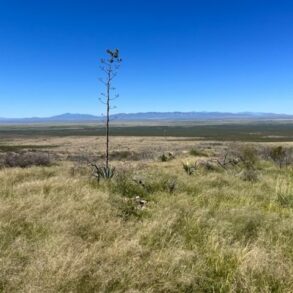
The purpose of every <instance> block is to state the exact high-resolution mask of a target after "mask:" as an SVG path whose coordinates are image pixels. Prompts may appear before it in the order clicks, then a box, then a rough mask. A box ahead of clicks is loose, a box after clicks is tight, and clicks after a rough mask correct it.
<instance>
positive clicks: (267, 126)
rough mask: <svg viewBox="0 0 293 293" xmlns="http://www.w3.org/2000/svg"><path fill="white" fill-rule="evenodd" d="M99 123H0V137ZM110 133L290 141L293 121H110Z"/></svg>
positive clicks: (88, 128) (94, 132)
mask: <svg viewBox="0 0 293 293" xmlns="http://www.w3.org/2000/svg"><path fill="white" fill-rule="evenodd" d="M104 134H105V130H104V127H103V125H102V124H99V125H98V126H97V125H95V124H93V123H89V124H85V125H72V124H63V125H62V124H61V125H60V124H55V125H54V124H52V125H47V124H39V125H30V126H29V125H25V126H24V125H6V126H5V125H1V126H0V137H2V138H10V137H16V136H18V137H36V136H46V137H52V136H53V137H58V136H59V137H64V136H104ZM111 135H112V136H124V137H125V136H141V137H148V136H157V137H164V136H169V137H186V138H189V139H194V138H195V139H197V140H199V139H200V140H220V141H251V142H255V141H259V142H262V141H263V142H270V141H276V142H279V141H293V123H292V122H288V121H279V122H272V121H267V122H253V121H250V122H235V121H234V122H233V121H232V122H209V123H207V122H205V123H204V122H180V123H174V122H165V123H162V122H161V123H160V124H159V122H157V123H155V122H149V123H144V124H139V123H136V122H132V123H127V122H125V123H118V122H114V124H113V126H112V128H111Z"/></svg>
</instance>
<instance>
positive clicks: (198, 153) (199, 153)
mask: <svg viewBox="0 0 293 293" xmlns="http://www.w3.org/2000/svg"><path fill="white" fill-rule="evenodd" d="M189 154H190V155H191V156H194V157H208V154H207V153H205V152H204V151H202V150H199V149H196V148H192V149H191V150H190V151H189Z"/></svg>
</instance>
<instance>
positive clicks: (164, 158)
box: [159, 152, 175, 162]
mask: <svg viewBox="0 0 293 293" xmlns="http://www.w3.org/2000/svg"><path fill="white" fill-rule="evenodd" d="M159 159H160V161H161V162H168V161H170V160H173V159H175V155H174V154H173V153H171V152H169V153H167V154H162V155H161V156H160V157H159Z"/></svg>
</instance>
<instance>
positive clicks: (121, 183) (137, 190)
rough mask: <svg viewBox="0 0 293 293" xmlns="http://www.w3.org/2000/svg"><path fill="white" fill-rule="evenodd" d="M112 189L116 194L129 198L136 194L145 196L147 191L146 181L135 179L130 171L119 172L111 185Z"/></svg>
mask: <svg viewBox="0 0 293 293" xmlns="http://www.w3.org/2000/svg"><path fill="white" fill-rule="evenodd" d="M110 189H111V191H112V192H114V193H116V194H119V195H121V196H125V197H129V198H133V197H135V196H141V197H144V196H145V195H146V193H147V192H146V188H145V185H144V183H143V182H142V181H140V180H139V181H135V180H133V178H132V174H131V173H130V172H119V173H117V176H115V180H114V181H113V182H112V183H111V185H110Z"/></svg>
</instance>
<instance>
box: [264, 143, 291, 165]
mask: <svg viewBox="0 0 293 293" xmlns="http://www.w3.org/2000/svg"><path fill="white" fill-rule="evenodd" d="M269 156H270V158H271V159H272V160H273V161H274V162H275V163H276V164H277V165H278V166H279V167H280V168H282V167H283V166H288V165H289V164H290V163H291V161H292V151H291V149H286V148H284V147H282V146H278V147H273V148H272V149H271V150H270V152H269Z"/></svg>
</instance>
